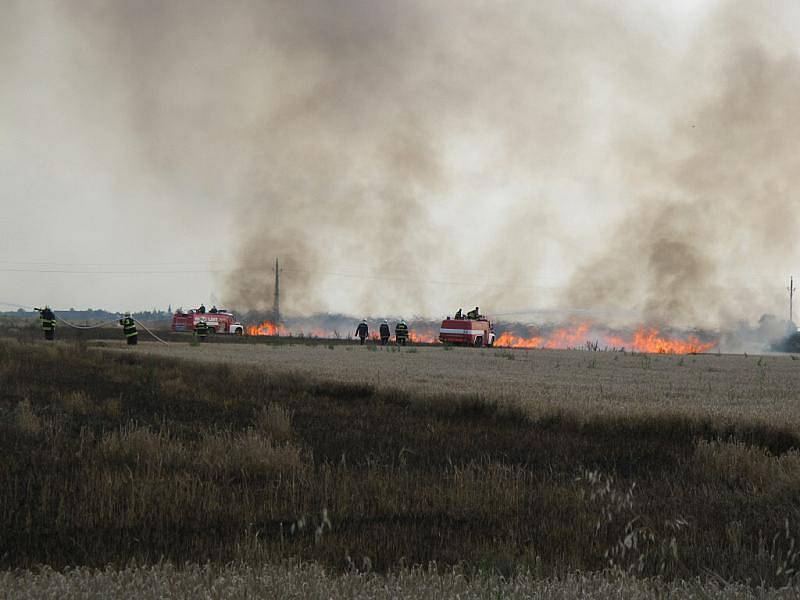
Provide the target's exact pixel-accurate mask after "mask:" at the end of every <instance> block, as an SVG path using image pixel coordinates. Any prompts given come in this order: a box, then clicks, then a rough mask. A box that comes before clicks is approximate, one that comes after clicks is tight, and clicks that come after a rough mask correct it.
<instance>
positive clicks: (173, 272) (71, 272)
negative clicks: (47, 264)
mask: <svg viewBox="0 0 800 600" xmlns="http://www.w3.org/2000/svg"><path fill="white" fill-rule="evenodd" d="M0 272H3V273H65V274H67V275H190V274H198V273H225V272H226V269H181V270H180V271H176V270H170V271H125V270H116V271H96V270H93V271H78V270H72V269H7V268H2V267H0Z"/></svg>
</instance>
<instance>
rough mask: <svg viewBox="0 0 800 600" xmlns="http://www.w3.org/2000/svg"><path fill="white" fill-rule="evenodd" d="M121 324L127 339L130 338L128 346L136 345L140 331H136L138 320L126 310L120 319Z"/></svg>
mask: <svg viewBox="0 0 800 600" xmlns="http://www.w3.org/2000/svg"><path fill="white" fill-rule="evenodd" d="M119 324H120V325H122V333H124V334H125V339H126V340H128V346H135V345H136V344H137V343H138V341H139V332H138V331H136V322H135V321H134V320H133V317H131V313H129V312H126V313H125V315H124V316H123V317H122V318H121V319H120V320H119Z"/></svg>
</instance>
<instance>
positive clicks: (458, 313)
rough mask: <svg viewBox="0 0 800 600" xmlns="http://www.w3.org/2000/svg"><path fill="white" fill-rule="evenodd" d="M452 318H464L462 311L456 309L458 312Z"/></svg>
mask: <svg viewBox="0 0 800 600" xmlns="http://www.w3.org/2000/svg"><path fill="white" fill-rule="evenodd" d="M453 318H454V319H463V318H464V313H463V311H462V310H461V309H460V308H459V309H458V311H457V312H456V316H455V317H453Z"/></svg>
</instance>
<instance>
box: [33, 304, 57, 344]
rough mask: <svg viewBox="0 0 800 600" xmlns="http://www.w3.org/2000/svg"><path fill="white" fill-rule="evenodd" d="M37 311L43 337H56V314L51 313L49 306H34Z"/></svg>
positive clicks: (49, 338) (50, 338) (48, 338)
mask: <svg viewBox="0 0 800 600" xmlns="http://www.w3.org/2000/svg"><path fill="white" fill-rule="evenodd" d="M34 310H38V311H39V320H40V321H41V322H42V331H43V332H44V339H46V340H53V339H55V337H56V315H55V314H54V313H53V311H52V310H51V308H50V307H49V306H45V307H44V308H36V309H34Z"/></svg>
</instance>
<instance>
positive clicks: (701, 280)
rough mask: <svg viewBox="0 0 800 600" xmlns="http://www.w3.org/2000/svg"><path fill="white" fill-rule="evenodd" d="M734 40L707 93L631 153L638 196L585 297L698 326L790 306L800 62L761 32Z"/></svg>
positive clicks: (583, 274) (598, 261)
mask: <svg viewBox="0 0 800 600" xmlns="http://www.w3.org/2000/svg"><path fill="white" fill-rule="evenodd" d="M715 39H718V38H715ZM722 39H723V40H725V41H727V42H728V44H726V46H725V49H726V52H725V56H724V58H723V60H722V65H721V67H720V69H719V72H718V73H717V72H715V71H710V75H711V76H712V77H713V80H712V82H711V83H715V84H716V85H714V86H713V87H711V88H710V90H709V91H708V92H707V93H706V94H705V95H706V96H707V99H705V100H704V101H702V102H700V103H699V105H697V106H691V105H690V106H687V107H686V110H685V111H684V114H683V116H682V118H681V117H679V118H678V119H676V120H673V121H672V125H673V130H672V132H671V133H670V135H669V136H668V137H667V138H666V139H665V140H664V142H665V143H664V145H663V146H662V147H661V148H659V149H658V151H657V152H646V151H645V152H641V153H640V151H641V150H642V148H640V147H639V148H636V147H634V148H633V149H629V150H628V151H627V152H626V156H627V157H628V158H629V164H631V165H634V166H635V167H636V169H635V170H633V171H630V185H631V190H632V195H633V196H634V198H635V202H634V204H633V206H632V209H631V211H630V213H629V214H628V215H627V216H626V217H625V218H624V219H623V220H622V222H621V224H620V225H619V226H618V227H617V229H616V230H614V231H612V232H611V234H610V236H609V239H610V243H608V244H607V245H606V247H605V249H604V250H603V251H602V252H600V253H598V255H596V256H594V257H592V258H591V259H590V260H589V261H588V262H587V263H585V264H584V266H583V267H582V268H580V269H579V270H578V272H577V273H576V275H575V276H574V279H573V281H574V282H575V285H574V286H573V287H572V290H574V291H573V292H572V293H571V294H570V295H569V299H570V300H572V301H573V302H575V303H577V304H579V305H586V306H596V305H597V304H598V303H600V304H604V303H605V304H609V303H613V304H623V305H626V304H627V305H637V306H640V307H641V308H642V309H643V311H644V313H645V316H646V318H647V319H648V320H650V321H652V320H657V321H662V322H672V323H675V322H676V321H682V322H684V323H688V324H695V325H697V324H704V323H705V324H709V323H711V324H719V323H731V322H734V321H735V320H736V319H739V318H743V317H745V318H746V317H750V318H757V317H758V314H759V313H755V314H754V313H753V311H754V310H755V309H757V308H758V307H763V308H767V307H768V308H774V307H782V304H783V301H784V298H785V293H784V292H783V290H782V286H781V285H780V284H781V283H782V280H781V279H776V275H777V274H778V273H781V268H782V269H784V270H783V273H785V274H787V275H788V274H789V273H791V268H792V265H793V264H794V265H795V266H796V264H797V263H796V261H797V258H798V257H797V255H796V254H794V255H793V251H794V250H795V249H796V248H797V241H796V240H797V236H798V233H799V228H798V224H800V214H799V211H798V208H800V204H799V203H798V201H797V199H796V190H797V187H798V184H800V155H798V153H797V151H796V148H795V144H794V142H793V140H796V139H797V136H798V135H800V124H799V123H798V121H797V119H796V118H795V117H794V112H795V110H796V107H797V106H798V103H800V60H798V57H797V56H794V55H789V54H779V55H778V56H777V57H774V56H770V55H769V54H768V53H767V51H766V49H765V48H763V47H760V46H759V45H758V40H757V39H755V37H754V38H753V39H747V38H746V36H744V39H742V38H739V39H730V38H729V37H726V36H723V37H722ZM636 155H639V156H641V158H639V159H638V160H637V159H636ZM641 189H646V190H650V191H649V192H648V194H647V195H640V194H637V190H641ZM793 260H794V261H795V262H794V263H793V262H792V261H793ZM776 267H777V268H776ZM578 283H580V285H578ZM763 308H762V309H763Z"/></svg>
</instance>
